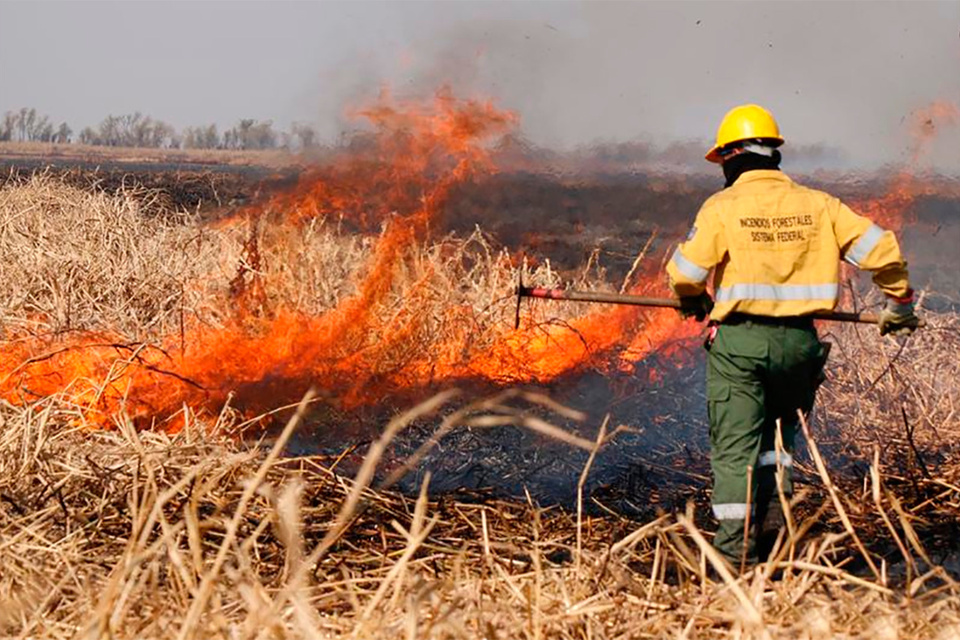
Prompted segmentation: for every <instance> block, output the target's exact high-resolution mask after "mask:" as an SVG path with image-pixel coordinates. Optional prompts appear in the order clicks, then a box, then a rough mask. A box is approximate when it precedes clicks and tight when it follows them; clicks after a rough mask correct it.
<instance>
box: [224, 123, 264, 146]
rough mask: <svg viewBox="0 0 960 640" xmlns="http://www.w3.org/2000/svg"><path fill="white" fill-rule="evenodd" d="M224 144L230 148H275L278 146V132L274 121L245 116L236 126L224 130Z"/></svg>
mask: <svg viewBox="0 0 960 640" xmlns="http://www.w3.org/2000/svg"><path fill="white" fill-rule="evenodd" d="M224 146H225V147H226V148H228V149H274V148H276V146H277V132H276V131H274V130H273V122H272V121H270V120H265V121H263V122H257V121H256V120H253V119H250V118H245V119H243V120H241V121H240V122H238V123H237V125H236V126H235V127H233V128H232V129H229V130H228V131H226V132H224Z"/></svg>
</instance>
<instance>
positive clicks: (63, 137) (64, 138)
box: [53, 122, 73, 144]
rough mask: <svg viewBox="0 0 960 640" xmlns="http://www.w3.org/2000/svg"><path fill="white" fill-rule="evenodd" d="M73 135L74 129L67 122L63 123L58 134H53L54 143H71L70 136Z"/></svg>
mask: <svg viewBox="0 0 960 640" xmlns="http://www.w3.org/2000/svg"><path fill="white" fill-rule="evenodd" d="M71 135H73V129H71V128H70V126H69V125H68V124H67V123H66V122H61V123H60V127H59V128H58V129H57V132H56V133H55V134H53V141H54V142H56V143H59V144H66V143H68V142H70V136H71Z"/></svg>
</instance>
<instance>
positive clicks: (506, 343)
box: [0, 91, 690, 429]
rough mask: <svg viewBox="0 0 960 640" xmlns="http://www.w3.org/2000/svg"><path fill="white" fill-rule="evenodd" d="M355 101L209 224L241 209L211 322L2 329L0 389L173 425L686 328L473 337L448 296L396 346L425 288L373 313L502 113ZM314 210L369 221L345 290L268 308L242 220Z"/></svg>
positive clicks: (600, 325)
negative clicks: (154, 332)
mask: <svg viewBox="0 0 960 640" xmlns="http://www.w3.org/2000/svg"><path fill="white" fill-rule="evenodd" d="M360 115H361V116H363V117H364V118H366V119H367V120H368V121H369V122H370V123H371V124H372V125H373V133H371V134H370V136H369V137H367V138H365V139H361V140H360V141H359V143H358V145H357V146H358V147H359V148H356V149H353V150H352V151H353V152H352V153H351V154H350V155H349V157H347V158H344V159H341V161H339V162H337V163H334V164H332V165H331V166H327V167H323V168H319V169H317V170H315V171H313V172H311V173H310V174H308V175H305V176H304V177H303V178H302V179H301V180H300V183H299V185H298V186H297V188H296V189H294V190H292V191H290V192H287V193H278V194H274V195H273V196H272V197H270V198H269V200H268V201H267V202H266V203H265V204H263V205H262V206H256V207H251V208H249V209H248V210H247V211H244V212H242V214H241V215H238V216H235V217H234V218H232V219H230V220H227V221H225V222H221V223H220V224H233V225H236V224H242V223H243V222H244V221H245V220H248V221H250V223H251V228H252V229H253V232H252V233H251V235H250V240H249V241H248V243H247V247H246V251H247V260H246V265H247V266H245V267H244V268H242V269H241V270H240V271H239V272H238V274H237V277H236V278H235V279H234V280H233V282H232V283H231V293H232V297H231V299H230V300H227V301H225V303H224V304H225V305H229V307H228V308H233V309H235V310H236V313H235V315H234V316H233V317H232V319H231V320H230V321H228V322H227V323H226V325H225V326H222V327H210V326H204V325H201V324H199V323H197V324H196V325H195V326H192V327H187V329H186V333H185V336H183V337H182V338H181V336H170V337H169V338H168V339H165V340H163V341H162V342H161V344H160V345H159V346H158V347H143V346H141V347H131V346H128V345H124V344H122V343H121V340H120V339H119V338H118V337H117V336H109V335H94V334H86V335H82V336H79V337H72V338H70V339H68V340H65V341H62V342H59V343H56V344H52V343H50V342H47V341H43V340H40V339H35V338H30V339H23V340H20V341H18V342H11V343H10V344H8V345H7V347H6V348H5V349H4V350H3V351H2V353H0V371H2V372H5V373H4V374H2V377H0V395H2V397H3V398H5V399H6V400H8V401H10V402H26V401H30V400H31V399H35V398H40V397H45V396H50V395H54V394H57V393H63V394H65V395H66V397H67V398H69V400H70V401H72V402H73V403H74V404H75V405H76V406H77V407H79V409H80V411H81V414H82V415H83V417H84V419H85V421H87V422H89V423H93V424H98V425H104V426H106V425H109V423H110V421H111V420H113V419H115V416H117V415H118V412H119V411H120V410H121V409H122V410H123V411H124V412H125V413H126V414H127V415H129V416H131V417H132V418H133V419H134V420H135V421H137V423H138V424H140V425H143V426H148V425H151V424H158V423H160V424H165V426H166V428H169V429H176V428H178V426H179V424H181V418H178V417H176V416H177V414H178V412H179V411H180V410H181V409H182V408H183V407H184V406H187V407H190V408H191V409H192V410H194V411H198V412H200V413H201V414H203V413H206V414H208V415H215V414H216V413H217V412H218V411H219V410H220V408H221V407H223V406H224V404H225V403H227V402H228V401H229V400H230V398H231V396H232V398H233V400H232V404H233V406H235V407H237V408H240V409H242V410H243V411H244V412H245V413H246V414H248V415H259V414H260V413H263V412H266V411H269V410H270V409H272V408H274V407H277V406H280V405H282V404H284V403H287V402H291V401H295V400H297V399H298V398H299V397H300V396H301V395H302V393H303V392H304V390H305V389H306V388H307V387H308V386H311V385H314V386H319V387H320V388H321V389H323V390H324V391H325V392H326V393H327V396H328V398H330V399H331V401H335V402H336V404H337V405H338V406H340V407H341V408H345V409H350V408H355V407H358V406H361V405H365V404H379V403H381V402H382V401H383V400H384V399H385V398H387V397H389V396H390V395H391V394H394V393H398V392H403V391H408V390H417V389H424V388H429V387H431V386H433V385H437V384H442V383H446V382H450V381H456V380H460V379H479V380H486V381H489V382H493V383H497V384H506V383H518V382H519V383H523V382H547V381H550V380H553V379H555V378H557V377H558V376H562V375H564V374H567V373H570V372H572V371H575V370H577V369H579V368H582V367H591V366H592V367H607V366H610V365H611V364H612V363H615V360H616V357H615V355H614V354H613V353H612V352H613V350H615V349H616V348H617V347H618V346H620V345H622V344H623V342H624V340H625V336H629V335H631V334H632V333H634V332H635V330H636V328H637V327H638V326H642V327H645V328H649V329H651V331H650V332H648V333H646V337H645V338H643V339H640V338H637V339H636V340H634V344H633V345H631V346H630V347H629V348H628V349H627V350H626V351H625V352H624V353H623V362H631V361H632V362H635V361H637V360H639V359H641V358H642V357H644V355H645V354H647V353H649V352H650V351H651V350H653V349H655V348H656V346H657V345H658V344H660V343H661V342H663V341H665V340H668V339H671V338H678V337H682V336H684V335H686V334H688V333H689V332H690V329H689V326H690V325H681V324H680V323H679V322H678V320H677V317H676V314H674V313H672V312H670V313H668V314H658V313H654V314H652V315H650V316H648V317H647V322H646V323H644V322H642V320H641V317H642V314H641V313H639V312H637V311H636V310H632V309H623V308H618V309H612V310H610V309H607V310H603V311H594V312H593V313H588V314H586V315H584V316H581V317H578V318H574V319H573V320H571V321H570V322H569V323H568V324H567V325H560V324H544V325H536V324H533V323H530V322H525V323H524V326H523V327H521V328H520V329H518V330H515V329H513V328H508V327H502V328H494V329H493V330H492V336H491V335H488V336H487V337H486V339H485V340H484V341H483V342H482V343H481V344H475V341H474V336H473V335H472V332H473V322H472V321H471V318H470V312H469V310H466V309H459V308H456V307H455V308H451V309H447V310H446V311H445V314H446V317H444V318H441V319H439V322H440V324H441V325H442V327H443V328H444V334H443V336H444V340H443V341H442V342H439V343H436V344H434V346H433V347H432V348H431V350H430V352H429V353H424V352H421V351H417V350H412V351H411V349H410V348H409V347H408V345H410V344H413V343H414V342H415V341H414V340H413V338H414V337H415V336H417V335H418V334H419V333H421V332H422V331H423V325H424V322H423V318H422V317H420V316H419V315H418V310H419V309H420V308H421V307H420V305H418V300H417V298H418V296H425V295H426V292H425V291H424V287H423V286H419V287H418V286H417V285H414V286H413V287H412V289H410V290H408V291H406V298H405V300H404V301H403V302H404V304H403V306H402V308H401V309H400V311H399V312H397V313H394V314H392V315H389V316H388V315H386V314H383V313H379V311H380V310H382V308H383V307H384V305H385V304H386V302H387V299H388V296H389V295H390V293H391V291H393V290H395V288H396V285H397V277H398V276H397V274H398V271H399V270H400V266H401V265H402V263H403V261H404V259H405V257H406V256H408V254H409V250H410V249H411V248H412V247H413V246H415V245H416V244H417V243H418V242H421V241H423V240H424V239H426V238H427V237H428V234H429V231H430V224H431V222H432V221H433V220H434V219H435V218H436V216H437V214H438V212H440V211H441V209H442V207H443V205H444V202H445V201H446V199H447V198H448V196H449V194H450V192H451V189H452V188H453V187H454V186H456V185H458V184H460V183H462V182H463V181H465V180H470V179H473V178H474V177H476V176H480V175H483V174H486V173H490V172H492V171H494V170H495V167H494V166H493V164H492V162H491V160H490V156H489V154H488V152H487V147H486V146H485V143H486V142H487V141H489V140H491V139H492V138H494V137H496V136H499V135H502V134H504V133H505V132H507V131H509V130H510V129H511V128H513V127H514V126H515V125H516V122H517V117H516V115H514V114H512V113H510V112H504V111H500V110H498V109H496V108H495V107H494V106H493V105H492V104H490V103H489V102H479V101H461V100H457V99H456V98H454V97H453V96H452V95H451V94H450V93H449V92H446V91H442V92H440V93H439V94H438V95H437V96H436V99H435V100H434V101H433V102H432V103H431V104H419V103H413V104H410V103H405V104H404V103H395V102H393V101H391V100H390V99H389V97H387V96H384V97H382V99H381V101H380V102H379V103H378V104H377V105H375V106H373V107H371V108H369V109H365V110H363V111H361V112H360ZM328 215H338V216H341V217H343V218H345V219H348V220H350V221H352V222H353V223H354V224H356V225H358V226H359V227H361V228H363V229H366V230H367V231H372V230H374V229H376V227H377V226H381V225H382V226H383V230H382V231H381V233H380V234H379V235H378V236H377V240H376V243H375V245H374V248H373V252H372V256H371V257H370V260H369V262H368V264H367V265H366V268H365V270H364V274H365V275H364V276H363V277H362V279H361V280H360V282H359V283H358V286H357V287H356V291H355V293H354V294H353V295H351V296H350V297H348V298H346V299H344V300H342V301H341V302H340V303H339V304H338V305H337V306H336V307H335V308H333V309H330V310H329V311H327V312H325V313H322V314H320V315H316V316H311V315H307V314H304V313H302V312H298V311H296V310H291V309H286V308H270V305H269V303H268V301H267V290H268V289H269V282H264V281H263V280H262V277H261V276H260V275H258V270H259V262H260V253H259V246H258V242H259V241H258V235H257V233H256V228H257V225H259V224H260V223H261V221H263V220H265V219H267V218H268V217H270V216H273V218H277V217H279V218H280V222H279V224H281V225H297V224H300V223H302V222H304V221H306V220H309V219H311V218H316V217H322V216H328ZM181 344H186V345H188V348H187V349H182V348H181ZM172 416H173V418H172V419H171V417H172ZM165 420H166V421H167V422H165V423H164V421H165Z"/></svg>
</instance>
